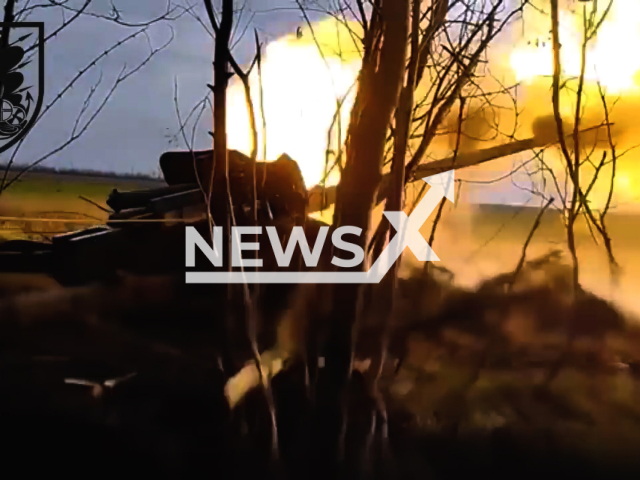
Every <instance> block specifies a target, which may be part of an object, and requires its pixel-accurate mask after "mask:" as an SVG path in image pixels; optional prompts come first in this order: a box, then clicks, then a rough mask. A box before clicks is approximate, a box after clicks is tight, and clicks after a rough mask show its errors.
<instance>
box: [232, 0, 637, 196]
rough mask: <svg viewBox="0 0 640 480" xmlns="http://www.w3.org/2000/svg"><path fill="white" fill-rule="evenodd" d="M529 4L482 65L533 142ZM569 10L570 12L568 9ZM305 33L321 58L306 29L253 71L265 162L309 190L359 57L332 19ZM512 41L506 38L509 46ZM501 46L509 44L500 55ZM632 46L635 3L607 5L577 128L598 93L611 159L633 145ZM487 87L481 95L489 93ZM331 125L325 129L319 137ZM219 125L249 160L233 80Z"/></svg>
mask: <svg viewBox="0 0 640 480" xmlns="http://www.w3.org/2000/svg"><path fill="white" fill-rule="evenodd" d="M539 5H540V6H542V7H544V9H545V10H546V12H547V13H545V12H544V11H541V10H537V9H534V8H530V9H527V10H525V13H524V23H523V25H524V32H523V34H522V33H520V32H521V30H520V27H521V24H520V23H516V24H514V26H513V27H512V29H511V31H510V33H508V32H505V35H506V38H503V39H498V40H497V42H498V43H502V44H503V45H504V46H507V47H508V48H509V50H508V51H507V54H506V56H500V57H499V58H498V57H492V60H491V63H492V64H493V65H492V66H493V67H494V71H496V72H497V71H502V72H504V74H505V75H506V77H508V78H507V79H505V84H507V83H508V84H513V83H515V82H519V83H520V84H521V90H520V91H521V92H522V94H521V95H520V97H519V99H518V101H519V105H518V107H519V110H520V114H519V120H518V121H519V124H518V136H519V138H525V137H528V136H531V135H533V134H535V132H533V131H532V125H533V122H534V121H535V120H536V118H539V117H544V116H550V115H551V114H552V109H551V102H550V99H551V93H550V86H551V80H550V77H551V75H552V72H553V53H552V45H551V35H550V28H551V21H550V17H549V14H548V11H549V9H548V6H549V5H548V2H546V1H543V0H540V2H539ZM567 5H569V7H567ZM571 5H573V8H574V10H575V11H572V10H571V8H572V7H571ZM582 5H584V4H582V3H578V2H573V1H571V0H567V2H566V3H565V5H564V7H563V10H561V12H560V40H561V42H562V49H561V55H562V65H563V68H564V74H565V78H569V77H575V76H577V75H578V74H579V72H580V48H581V42H582V31H583V30H582V29H583V25H582V8H576V7H582ZM591 5H592V3H589V4H586V7H587V11H588V10H589V8H591ZM603 11H604V7H603V6H601V7H600V8H599V14H598V18H600V15H602V13H603ZM313 33H314V34H315V39H316V40H317V42H318V44H319V45H320V47H321V49H322V51H323V55H321V54H320V53H319V51H318V45H317V44H316V42H315V41H314V35H312V33H311V31H310V29H309V28H304V29H303V32H302V37H301V38H298V37H297V36H296V34H295V33H292V34H291V35H288V36H286V37H283V38H279V39H277V40H275V41H274V42H272V43H270V44H268V45H267V47H266V51H265V52H264V55H263V63H262V89H263V92H264V108H265V117H266V124H267V127H266V136H267V155H266V160H275V159H277V158H278V157H279V156H280V155H281V154H282V153H287V154H288V155H290V156H291V157H292V158H294V159H295V160H296V161H297V162H298V163H299V165H300V168H301V170H302V174H303V176H304V178H305V181H306V184H307V186H309V187H310V186H313V185H316V184H318V183H320V182H321V181H322V179H323V177H324V171H325V162H326V160H327V156H329V161H330V162H333V160H334V156H333V154H332V153H331V152H329V153H328V152H327V148H329V149H330V151H336V150H337V144H338V140H339V139H340V140H342V141H344V138H345V136H346V129H347V126H348V121H349V113H350V109H351V106H352V103H353V98H354V94H355V88H354V87H355V82H356V78H357V75H358V71H359V67H360V53H359V52H358V50H357V48H356V46H355V45H354V40H353V39H352V37H351V35H350V34H349V32H348V31H347V30H346V29H345V28H344V26H339V24H338V22H336V21H334V20H325V21H323V22H320V23H318V24H314V26H313ZM510 35H511V36H510ZM513 35H516V38H514V37H513ZM510 45H515V46H514V47H509V46H510ZM638 48H640V2H638V1H637V0H614V5H613V7H612V9H611V11H610V12H609V14H608V16H607V19H606V20H605V21H604V22H603V23H602V25H601V26H600V29H599V31H598V35H597V36H596V37H595V38H594V39H593V40H591V42H590V44H589V48H588V51H587V67H586V84H585V90H584V92H585V99H584V101H583V106H584V110H585V112H584V118H583V121H582V122H583V125H596V124H598V123H600V122H601V121H603V109H602V103H601V100H600V97H599V93H598V88H597V87H598V82H599V83H600V84H601V85H602V87H603V89H604V90H605V92H606V95H607V102H608V104H609V106H610V112H609V114H610V118H609V119H610V121H611V122H613V123H614V124H615V132H613V136H614V138H615V142H616V143H617V148H618V152H622V151H626V150H629V149H633V147H634V146H635V143H634V142H635V139H636V138H638V136H637V135H636V133H635V132H636V129H637V126H636V124H635V120H634V118H635V115H636V113H637V111H638V108H640V56H639V55H634V54H633V52H635V51H636V50H638ZM250 85H251V92H252V98H253V103H254V107H255V113H256V123H257V128H258V137H259V138H258V159H260V160H264V158H263V155H262V150H263V149H262V137H263V131H262V119H261V112H260V84H259V80H258V74H257V68H254V71H253V72H252V75H251V78H250ZM422 88H424V85H423V86H422ZM487 88H488V89H489V90H490V89H491V88H494V87H492V86H487ZM570 90H571V91H570ZM573 90H574V89H565V90H563V92H562V101H561V113H562V115H563V117H566V118H567V119H568V120H569V121H571V119H572V118H573V116H574V115H575V112H574V108H575V92H574V91H573ZM541 96H544V97H547V96H548V99H549V101H540V99H541ZM341 97H346V98H345V100H344V103H343V105H342V113H341V115H340V122H334V116H335V113H336V99H337V98H341ZM503 100H504V99H503ZM499 101H500V100H498V102H499ZM510 105H511V104H510V103H509V101H507V102H506V103H505V104H504V105H503V106H504V108H505V109H509V108H510ZM505 112H506V110H505ZM509 116H510V115H509V114H507V113H505V114H504V115H503V118H501V120H500V128H501V130H503V131H509V129H510V128H511V125H510V124H509V122H512V123H513V121H514V120H513V119H510V118H509ZM332 123H333V131H332V133H331V135H329V130H330V129H331V126H332ZM338 124H340V129H339V130H340V135H339V134H338ZM228 125H229V132H228V135H229V137H228V142H229V146H230V148H234V149H237V150H240V151H242V152H244V153H246V154H249V153H250V150H251V135H250V129H249V121H248V115H247V108H246V104H245V97H244V89H243V86H242V84H241V83H240V82H239V81H235V82H234V83H233V84H232V86H231V88H230V89H229V91H228ZM505 141H508V139H507V138H495V139H494V140H493V141H492V142H491V143H485V144H482V145H478V146H476V147H474V148H477V147H482V148H483V147H488V146H491V144H497V143H502V142H505ZM605 143H606V142H605ZM450 148H451V147H450V145H449V144H448V142H447V140H446V138H441V137H437V138H436V139H435V140H434V142H433V144H432V146H431V147H430V149H429V152H428V153H429V156H430V157H431V158H439V157H444V156H446V155H448V154H450V153H451V151H450ZM585 148H586V147H585ZM605 148H606V147H605ZM556 153H557V152H556ZM553 155H554V152H553V151H550V156H553ZM637 156H638V155H637V153H636V152H635V151H630V152H629V154H628V155H625V157H624V161H623V162H620V163H619V164H618V167H617V169H618V170H617V173H616V193H615V198H616V200H617V201H620V202H622V203H625V204H627V205H630V204H637V203H638V198H637V193H635V192H634V187H637V185H638V181H639V180H640V171H638V169H637V168H636V167H635V165H636V164H637V162H636V160H638V159H637V158H635V157H637ZM512 160H513V159H510V158H505V159H501V160H497V161H495V162H494V163H492V165H491V166H490V168H491V169H498V170H504V171H508V169H510V168H512V165H511V162H512ZM556 163H557V164H558V165H559V168H561V165H562V161H561V159H560V158H559V157H558V160H557V162H556ZM554 168H555V167H554ZM476 170H477V171H480V170H482V167H478V168H477V169H476V168H472V169H468V171H466V172H465V175H473V174H474V173H473V171H476ZM605 170H606V169H605ZM585 175H588V173H585ZM608 175H609V173H608V172H605V171H603V176H605V177H606V176H608ZM338 178H339V174H338V172H333V173H332V174H331V175H330V176H329V178H328V180H327V184H329V185H332V184H336V183H337V180H338ZM601 183H602V185H600V184H601ZM605 183H606V181H605V182H598V184H597V185H596V186H595V188H594V191H593V194H594V201H596V203H597V200H602V201H605V200H606V198H607V195H606V192H607V191H608V190H607V189H608V186H607V185H605ZM596 197H597V198H596Z"/></svg>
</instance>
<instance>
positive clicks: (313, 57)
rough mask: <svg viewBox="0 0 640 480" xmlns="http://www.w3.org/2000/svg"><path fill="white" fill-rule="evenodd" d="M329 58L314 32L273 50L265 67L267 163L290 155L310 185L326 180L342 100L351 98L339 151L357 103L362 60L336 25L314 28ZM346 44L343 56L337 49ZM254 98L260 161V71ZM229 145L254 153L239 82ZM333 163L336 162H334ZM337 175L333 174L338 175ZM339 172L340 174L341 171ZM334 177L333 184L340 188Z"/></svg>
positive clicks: (232, 96)
mask: <svg viewBox="0 0 640 480" xmlns="http://www.w3.org/2000/svg"><path fill="white" fill-rule="evenodd" d="M314 33H315V36H316V38H317V39H318V42H319V44H320V45H321V48H322V49H323V53H324V59H323V56H322V55H320V53H319V51H318V47H317V46H316V44H315V42H314V41H313V40H312V35H311V33H310V32H309V30H308V29H305V30H304V31H303V36H302V38H300V39H298V38H297V37H296V35H290V36H287V37H284V38H281V39H278V40H276V41H275V42H273V43H271V44H269V45H267V47H266V52H265V56H264V60H263V64H262V88H263V92H264V110H265V117H266V124H267V128H266V130H267V160H275V159H276V158H277V157H278V156H280V155H281V154H282V153H287V154H288V155H290V156H291V157H292V158H294V159H295V160H296V161H297V162H298V163H299V165H300V169H301V170H302V174H303V176H304V178H305V181H306V183H307V186H313V185H317V184H318V183H320V182H321V181H322V179H323V177H324V171H325V161H326V150H327V145H328V140H329V137H328V132H329V130H330V128H331V124H332V121H333V118H334V116H335V114H336V108H337V105H336V98H343V97H345V96H346V99H345V101H344V103H343V106H342V111H341V118H340V122H336V123H335V126H334V128H333V135H332V138H331V144H330V145H329V148H331V149H334V150H335V149H336V142H337V140H338V138H339V137H338V129H337V127H338V125H340V126H341V137H340V138H342V139H343V141H344V136H345V134H346V128H347V125H348V121H349V112H350V110H351V105H352V103H353V98H354V94H355V88H352V86H353V85H354V83H355V80H356V77H357V75H358V71H359V69H360V57H359V55H358V53H357V51H356V50H355V48H354V46H353V40H352V39H351V38H350V37H349V36H348V34H347V32H346V31H342V32H340V31H339V30H337V29H336V23H335V22H334V21H325V22H322V23H320V24H319V25H316V26H314ZM340 44H342V48H341V49H340V51H338V50H337V48H336V46H337V45H340ZM250 85H251V94H252V98H253V100H254V106H255V109H256V117H257V118H256V123H257V127H258V159H260V160H263V158H262V137H263V132H262V127H261V125H262V121H261V115H260V109H259V106H260V94H259V92H260V90H259V89H260V83H259V77H258V74H257V67H256V68H254V71H253V72H252V75H251V78H250ZM227 121H228V125H229V126H230V128H229V138H228V142H229V146H230V148H234V149H237V150H240V151H242V152H244V153H247V154H248V153H249V152H250V151H251V137H250V130H249V123H248V114H247V108H246V104H245V97H244V89H243V86H242V84H241V83H240V82H237V83H235V84H234V85H233V86H232V87H231V88H230V89H229V93H228V117H227ZM332 160H333V158H331V159H330V161H331V162H332ZM332 173H333V172H332ZM336 173H337V172H336ZM337 178H338V176H337V175H336V174H332V175H330V177H329V179H328V180H327V184H328V185H331V184H336V183H337Z"/></svg>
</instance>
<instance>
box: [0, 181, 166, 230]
mask: <svg viewBox="0 0 640 480" xmlns="http://www.w3.org/2000/svg"><path fill="white" fill-rule="evenodd" d="M162 184H163V182H161V181H159V180H153V179H144V178H119V177H115V176H98V175H96V176H89V175H86V174H73V173H51V172H35V173H29V174H27V175H25V176H24V177H23V178H21V179H19V180H18V181H17V182H16V183H14V184H13V185H11V186H10V187H9V188H8V189H7V190H5V191H4V192H3V193H2V194H0V238H4V239H7V238H16V237H25V236H26V237H32V236H34V235H36V236H39V235H42V234H43V235H47V234H52V233H60V232H64V231H68V230H70V229H76V228H81V227H84V226H89V225H91V224H99V223H103V222H104V221H105V220H106V219H107V213H106V212H105V211H104V210H101V208H99V207H98V206H96V205H94V204H92V203H91V202H94V203H96V204H98V205H100V206H101V207H102V208H104V209H108V207H107V205H106V200H107V197H108V196H109V193H111V191H112V190H113V189H114V188H116V189H118V190H136V189H145V188H154V187H158V186H160V185H162ZM83 198H84V199H88V200H90V201H91V202H89V201H87V200H84V199H83ZM62 220H68V221H67V222H63V221H62Z"/></svg>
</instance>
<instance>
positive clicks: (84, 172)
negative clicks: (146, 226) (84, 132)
mask: <svg viewBox="0 0 640 480" xmlns="http://www.w3.org/2000/svg"><path fill="white" fill-rule="evenodd" d="M23 168H24V167H23V166H21V165H13V166H12V167H11V171H10V172H9V177H11V176H12V173H14V174H15V173H17V172H18V171H20V170H22V169H23ZM6 169H7V165H6V164H4V165H3V164H0V172H2V173H4V171H5V170H6ZM29 172H32V173H47V174H51V175H75V176H83V177H102V178H117V179H120V180H153V181H156V180H158V181H159V180H162V177H161V175H160V173H157V174H150V173H118V172H105V171H102V170H90V169H76V168H55V167H45V166H40V165H38V166H36V167H33V168H31V169H29Z"/></svg>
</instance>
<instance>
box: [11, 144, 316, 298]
mask: <svg viewBox="0 0 640 480" xmlns="http://www.w3.org/2000/svg"><path fill="white" fill-rule="evenodd" d="M228 158H229V162H228V165H229V168H228V176H227V177H226V178H222V179H214V180H213V182H212V176H211V166H212V163H213V162H212V160H213V150H203V151H169V152H165V153H164V154H162V155H161V157H160V160H159V163H160V168H161V171H162V175H163V178H164V181H165V183H166V185H164V186H162V187H160V188H154V189H146V190H134V191H118V190H116V189H114V190H113V191H112V192H111V194H110V195H109V197H108V198H107V201H106V203H107V205H108V206H109V207H110V208H111V210H112V211H113V213H111V214H110V216H109V218H108V220H107V222H106V224H105V225H98V226H93V227H90V228H86V229H83V230H79V231H74V232H71V233H66V234H61V235H57V236H54V237H53V238H52V239H51V241H47V242H41V241H29V240H11V241H7V242H4V243H2V244H0V272H2V273H39V274H47V275H50V276H51V277H53V278H54V279H55V280H56V281H58V282H59V283H60V284H62V285H64V286H75V285H81V284H86V283H88V282H96V281H108V280H109V279H111V278H114V277H115V276H117V275H118V274H120V273H122V272H126V273H131V274H135V275H166V274H183V273H184V272H185V258H184V256H185V253H184V252H185V226H187V225H190V226H193V227H195V228H196V229H197V230H198V231H199V232H200V234H201V235H202V236H203V237H204V238H208V235H210V225H211V222H213V223H214V224H215V225H223V226H225V228H224V232H225V235H228V232H229V228H226V227H228V225H226V218H227V215H226V213H227V206H228V205H229V204H231V205H232V212H233V215H232V217H231V218H232V221H233V222H234V225H237V226H252V225H256V224H257V225H260V226H263V227H265V226H269V225H272V226H275V227H276V229H277V231H278V233H279V235H280V238H281V241H282V240H283V238H284V237H285V236H286V235H287V233H288V232H290V231H291V228H292V227H293V226H302V227H303V228H304V229H305V232H306V235H307V239H308V241H309V243H310V244H313V243H312V242H315V238H316V236H317V233H318V231H319V228H320V227H321V226H323V225H326V224H324V223H322V222H320V221H318V220H315V219H312V218H310V217H308V216H307V205H308V192H307V189H306V188H305V184H304V179H303V177H302V174H301V172H300V168H299V166H298V164H297V163H296V162H295V160H293V159H291V158H290V157H289V156H288V155H286V154H283V155H282V156H280V157H279V158H278V159H277V160H275V161H273V162H254V161H252V160H251V159H250V158H249V157H247V156H246V155H244V154H242V153H241V152H238V151H235V150H229V152H228ZM227 179H228V180H227ZM210 184H211V187H212V188H211V189H210V191H211V195H210V198H209V195H208V193H205V192H209V185H210ZM254 193H255V195H254ZM227 238H228V237H227ZM260 238H261V243H263V244H262V245H261V250H260V255H261V258H263V262H264V263H263V268H264V269H272V268H277V264H276V263H275V257H274V256H273V255H272V254H271V248H270V245H269V240H268V237H267V235H261V237H260ZM225 244H226V242H225ZM203 260H204V256H203V258H201V259H197V263H198V265H197V266H198V267H202V268H203V269H210V270H214V268H213V267H212V266H211V265H205V264H202V261H203ZM204 261H206V260H204ZM295 263H296V262H292V265H293V264H295Z"/></svg>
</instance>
